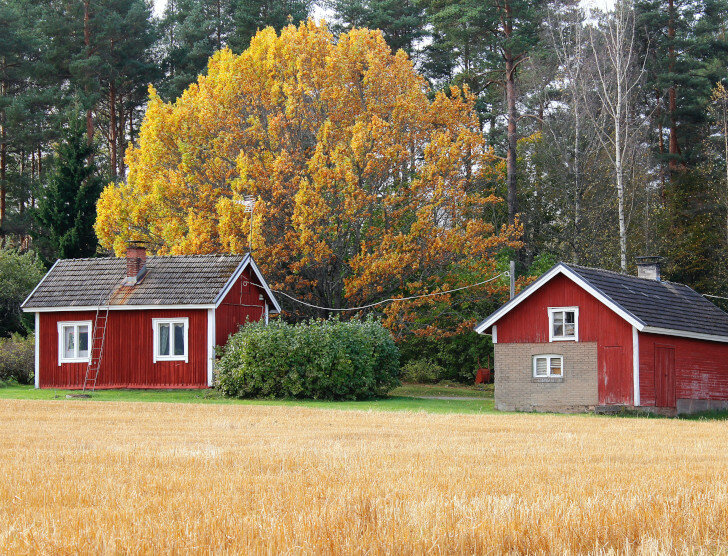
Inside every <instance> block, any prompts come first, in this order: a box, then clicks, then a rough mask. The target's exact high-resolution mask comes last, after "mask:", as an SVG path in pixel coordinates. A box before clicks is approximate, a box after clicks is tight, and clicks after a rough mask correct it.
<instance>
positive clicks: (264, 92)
mask: <svg viewBox="0 0 728 556" xmlns="http://www.w3.org/2000/svg"><path fill="white" fill-rule="evenodd" d="M127 164H128V167H129V172H128V179H127V181H126V182H125V183H119V184H112V185H109V186H108V187H107V188H106V190H105V191H104V192H103V194H102V196H101V199H100V201H99V204H98V220H97V223H96V231H97V234H98V236H99V239H100V241H101V243H102V245H103V246H105V247H107V248H113V249H114V250H115V251H116V252H117V253H118V254H121V253H122V251H123V250H124V246H125V242H126V241H127V240H129V239H141V240H147V241H149V242H150V244H151V245H153V246H155V249H156V250H157V251H158V252H159V253H161V254H183V253H210V252H217V251H229V252H244V251H247V250H248V244H249V241H250V238H249V230H250V220H249V218H250V215H249V214H246V213H245V212H244V206H243V205H242V204H241V203H240V202H239V201H240V200H242V198H243V197H244V196H246V195H253V196H255V197H256V198H257V200H258V203H257V205H256V207H255V212H254V214H253V229H254V232H253V235H252V246H253V249H254V251H255V257H256V260H257V261H258V263H259V265H260V266H261V267H262V269H263V271H264V272H265V274H266V275H267V277H269V279H270V281H271V283H272V284H271V285H272V286H273V287H274V288H276V289H281V290H284V291H286V292H288V293H289V294H291V295H293V296H296V297H298V298H301V299H305V300H307V301H309V302H311V303H315V304H319V305H325V306H333V307H351V306H358V305H362V304H366V303H371V302H374V301H378V300H381V299H383V298H386V297H401V296H407V295H413V294H420V293H429V292H435V291H443V290H446V289H450V288H455V287H458V286H462V285H464V284H469V283H473V282H478V281H480V280H482V279H484V278H487V277H489V276H492V275H494V274H495V262H494V258H493V256H494V254H495V253H496V252H498V251H499V250H501V249H502V248H503V247H504V246H509V245H510V246H513V245H515V241H516V240H517V238H518V234H519V232H520V230H519V229H518V227H511V228H503V229H500V230H496V229H494V227H493V225H491V224H490V223H489V222H488V220H487V217H488V215H489V214H490V213H491V212H492V209H493V205H494V204H497V203H501V202H502V200H501V199H499V198H497V197H495V196H494V195H492V194H491V189H492V186H493V185H494V183H495V182H496V181H497V180H498V179H499V177H500V171H499V169H498V166H497V164H496V163H495V158H494V156H493V154H492V153H491V151H490V149H489V148H488V147H487V145H486V144H485V141H484V137H483V134H482V132H481V130H480V128H479V123H478V119H477V117H476V115H475V112H474V109H473V97H472V96H471V95H470V94H469V93H468V91H467V90H464V91H462V90H458V89H453V90H451V91H448V94H444V93H437V94H432V93H430V91H428V88H427V85H426V83H425V81H424V80H423V79H422V77H420V76H419V75H418V74H417V73H416V72H415V71H414V69H413V66H412V62H411V61H410V60H409V59H408V58H407V56H406V55H405V54H404V53H403V52H401V51H400V52H397V53H396V54H394V53H392V51H391V50H390V49H389V47H388V46H387V45H386V43H385V42H384V40H383V39H382V36H381V34H380V33H379V32H378V31H369V30H366V29H360V30H353V31H351V32H349V33H345V34H343V35H341V36H340V37H339V38H338V39H337V40H334V37H333V36H332V34H331V33H330V32H329V31H328V30H327V29H326V28H325V27H324V26H319V25H316V24H315V23H313V22H311V21H309V22H308V23H305V24H301V25H300V26H299V27H294V26H289V27H287V28H285V29H283V31H282V32H281V34H280V35H277V34H276V33H275V31H274V30H273V29H271V28H268V29H264V30H263V31H260V32H259V33H258V34H257V35H256V36H255V37H254V38H253V40H252V42H251V44H250V47H249V48H248V50H246V51H245V52H243V53H242V54H240V55H235V54H233V53H232V52H231V51H230V50H222V51H220V52H217V53H216V54H215V55H214V56H213V57H212V58H211V59H210V62H209V67H208V71H207V74H206V75H205V76H201V77H200V78H199V79H198V82H197V83H196V84H193V85H191V86H190V87H189V88H188V89H187V91H186V92H185V93H184V94H183V95H182V96H181V97H180V98H179V99H178V100H177V101H176V102H175V103H174V104H167V103H164V102H163V101H162V100H161V99H160V98H159V96H158V95H157V93H156V92H155V90H154V89H153V88H150V99H149V106H148V109H147V114H146V117H145V120H144V123H143V125H142V128H141V134H140V137H139V143H138V145H135V146H133V147H130V148H129V149H128V151H127ZM236 201H238V202H236ZM504 287H505V286H504V282H503V281H502V280H501V281H495V282H493V283H490V284H488V285H486V286H484V287H483V288H480V289H478V290H472V291H469V292H470V293H472V294H473V295H477V296H479V297H480V298H482V297H483V296H487V294H488V293H492V292H494V291H496V290H502V288H504ZM443 300H444V301H445V302H447V298H444V299H443V298H431V299H425V300H422V301H419V302H414V303H406V304H405V303H404V302H398V303H395V304H390V305H387V306H383V307H380V309H381V310H383V311H384V312H385V313H386V317H387V320H386V322H387V324H388V325H389V326H390V328H391V329H393V330H394V331H395V332H401V331H403V330H405V329H410V330H413V329H414V330H418V331H420V332H423V331H427V330H431V331H432V330H436V329H437V328H438V326H440V325H438V324H437V322H436V319H435V320H433V319H429V320H428V319H427V318H425V319H424V320H422V315H423V314H424V313H423V311H424V312H425V313H426V311H427V308H428V307H430V305H431V304H432V303H442V302H443ZM284 301H285V300H284ZM286 307H287V308H289V310H291V311H301V307H300V306H295V305H293V304H290V303H289V304H287V305H286ZM301 314H308V315H311V314H316V315H318V316H320V315H321V313H311V312H309V313H305V312H303V311H302V312H301Z"/></svg>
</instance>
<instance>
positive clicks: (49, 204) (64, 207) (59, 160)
mask: <svg viewBox="0 0 728 556" xmlns="http://www.w3.org/2000/svg"><path fill="white" fill-rule="evenodd" d="M84 127H85V126H84V122H83V121H81V120H78V119H74V120H72V121H71V123H70V124H69V126H68V129H67V130H66V132H65V134H64V136H63V140H62V142H61V143H60V144H59V145H58V146H57V148H56V159H55V166H54V170H53V174H52V176H51V179H50V182H49V183H48V186H47V188H46V191H45V195H44V197H43V198H41V199H40V200H39V204H38V209H37V211H36V212H35V217H36V221H37V224H38V226H39V229H38V230H36V238H37V240H38V242H39V243H40V244H41V245H43V244H45V245H43V247H45V248H46V250H47V253H46V254H47V255H48V256H49V258H78V257H90V256H92V255H94V254H95V253H96V246H97V240H96V234H95V232H94V228H93V225H94V221H95V219H96V201H97V200H98V198H99V195H100V194H101V189H102V184H103V182H102V179H101V178H100V176H99V175H98V169H97V168H96V165H95V164H94V163H93V162H91V160H92V158H93V157H92V155H93V151H94V148H93V146H92V145H89V143H88V141H87V140H86V136H85V130H84Z"/></svg>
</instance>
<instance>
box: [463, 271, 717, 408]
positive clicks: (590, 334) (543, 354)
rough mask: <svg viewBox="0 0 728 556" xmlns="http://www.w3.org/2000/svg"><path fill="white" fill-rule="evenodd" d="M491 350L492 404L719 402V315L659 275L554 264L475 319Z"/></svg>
mask: <svg viewBox="0 0 728 556" xmlns="http://www.w3.org/2000/svg"><path fill="white" fill-rule="evenodd" d="M475 330H476V332H478V333H481V334H488V333H490V334H491V335H492V337H493V344H494V348H495V362H494V363H495V364H494V370H495V404H496V408H497V409H500V410H505V411H510V410H524V411H580V410H581V411H583V410H591V409H594V408H597V407H598V406H615V407H620V406H622V407H629V408H644V409H649V408H653V409H654V408H662V409H663V410H664V411H666V412H677V413H691V412H697V411H706V410H711V409H724V408H728V314H727V313H725V312H723V311H721V310H720V309H719V308H718V307H716V306H715V305H714V304H712V303H711V302H709V301H708V300H706V299H705V298H704V297H703V296H701V295H700V294H698V293H697V292H695V291H694V290H693V289H691V288H689V287H688V286H685V285H682V284H676V283H673V282H667V281H662V280H661V279H660V268H659V260H657V259H656V258H654V257H652V258H649V257H640V260H639V262H638V276H636V277H635V276H628V275H625V274H620V273H617V272H611V271H607V270H601V269H595V268H587V267H582V266H577V265H572V264H566V263H559V264H557V265H556V266H554V267H553V268H552V269H551V270H549V271H548V272H547V273H546V274H544V275H543V276H541V277H540V278H539V279H538V280H536V281H535V282H534V283H533V284H531V285H530V286H529V287H527V288H526V289H524V290H523V291H522V292H521V293H520V294H519V295H517V296H516V297H514V298H513V299H512V300H510V301H509V302H508V303H506V304H505V305H504V306H503V307H501V308H500V309H499V310H497V311H496V312H495V313H493V314H492V315H490V316H489V317H488V318H486V319H485V320H484V321H483V322H481V323H480V324H478V325H477V326H476V328H475Z"/></svg>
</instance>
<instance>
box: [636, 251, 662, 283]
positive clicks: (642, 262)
mask: <svg viewBox="0 0 728 556" xmlns="http://www.w3.org/2000/svg"><path fill="white" fill-rule="evenodd" d="M635 259H636V261H637V278H646V279H647V280H656V281H658V282H659V281H660V263H661V262H662V257H653V256H649V257H635Z"/></svg>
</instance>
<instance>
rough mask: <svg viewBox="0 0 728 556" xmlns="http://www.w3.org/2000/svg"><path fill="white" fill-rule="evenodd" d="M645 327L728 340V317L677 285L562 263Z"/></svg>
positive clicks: (692, 292)
mask: <svg viewBox="0 0 728 556" xmlns="http://www.w3.org/2000/svg"><path fill="white" fill-rule="evenodd" d="M561 264H563V266H565V267H567V268H569V269H571V270H572V271H573V272H575V273H576V274H578V275H579V276H581V277H582V278H583V279H584V280H585V281H587V282H588V283H589V284H590V285H591V286H592V287H593V288H596V289H597V290H599V291H600V292H602V293H603V294H604V295H605V296H607V297H608V298H609V299H611V300H612V301H613V302H614V303H616V304H617V305H619V306H620V307H622V308H623V309H624V310H625V311H627V312H628V313H630V314H631V315H633V316H634V317H635V318H637V319H638V320H640V321H642V322H643V323H644V324H645V326H651V327H656V328H667V329H671V330H684V331H687V332H696V333H700V334H711V335H716V336H728V313H725V312H724V311H722V310H720V309H719V308H718V307H717V306H715V305H714V304H713V303H711V302H710V301H708V300H707V299H705V298H704V297H703V296H702V295H700V294H699V293H698V292H696V291H695V290H693V289H692V288H690V287H688V286H686V285H684V284H677V283H675V282H668V281H658V280H650V279H646V278H637V277H636V276H631V275H627V274H621V273H618V272H612V271H610V270H602V269H598V268H588V267H584V266H578V265H573V264H566V263H561Z"/></svg>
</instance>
